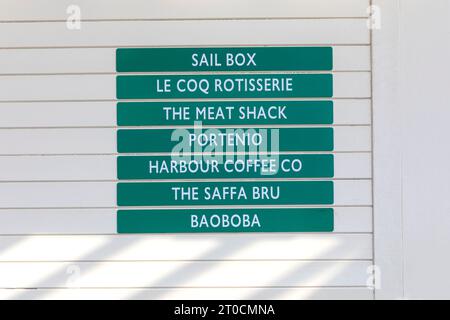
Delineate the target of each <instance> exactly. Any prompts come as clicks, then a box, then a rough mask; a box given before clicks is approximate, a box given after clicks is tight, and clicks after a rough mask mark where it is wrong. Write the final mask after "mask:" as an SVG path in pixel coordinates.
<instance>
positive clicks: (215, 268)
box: [0, 261, 372, 288]
mask: <svg viewBox="0 0 450 320" xmlns="http://www.w3.org/2000/svg"><path fill="white" fill-rule="evenodd" d="M371 264H372V262H371V261H320V262H319V261H202V262H178V261H177V262H176V261H152V262H136V261H133V262H76V263H61V262H2V263H0V288H67V287H69V288H70V287H76V288H161V287H185V288H186V287H191V288H192V287H209V288H211V287H212V288H214V287H227V288H232V287H234V288H236V287H311V286H314V287H317V286H365V285H366V282H367V278H368V276H369V274H368V268H369V266H370V265H371Z"/></svg>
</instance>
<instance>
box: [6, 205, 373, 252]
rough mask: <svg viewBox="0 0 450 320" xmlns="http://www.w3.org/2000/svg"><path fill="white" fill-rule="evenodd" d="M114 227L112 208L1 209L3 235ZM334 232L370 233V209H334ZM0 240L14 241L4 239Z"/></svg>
mask: <svg viewBox="0 0 450 320" xmlns="http://www.w3.org/2000/svg"><path fill="white" fill-rule="evenodd" d="M116 230H117V229H116V210H115V209H3V210H0V234H4V235H42V234H44V235H50V234H52V235H58V234H74V235H80V234H115V233H116ZM334 232H339V233H345V232H362V233H370V232H372V208H369V207H338V208H335V209H334ZM201 236H206V237H208V235H201ZM30 240H31V239H30ZM2 243H5V244H6V243H8V244H15V243H16V241H15V240H11V238H5V239H4V241H2Z"/></svg>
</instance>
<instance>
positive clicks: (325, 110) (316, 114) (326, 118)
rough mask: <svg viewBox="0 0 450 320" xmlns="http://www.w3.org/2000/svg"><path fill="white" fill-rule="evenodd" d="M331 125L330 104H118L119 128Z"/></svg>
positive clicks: (280, 102) (313, 102)
mask: <svg viewBox="0 0 450 320" xmlns="http://www.w3.org/2000/svg"><path fill="white" fill-rule="evenodd" d="M194 122H201V123H202V125H215V126H224V125H240V126H242V125H297V124H299V125H301V124H332V123H333V102H332V101H220V102H211V101H201V102H119V103H117V124H118V125H119V126H192V125H193V124H194Z"/></svg>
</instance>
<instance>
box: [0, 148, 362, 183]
mask: <svg viewBox="0 0 450 320" xmlns="http://www.w3.org/2000/svg"><path fill="white" fill-rule="evenodd" d="M370 162H371V157H370V154H368V153H339V154H336V155H335V156H334V163H335V165H334V171H335V176H334V177H335V178H337V179H342V178H345V179H348V178H370V177H371V165H370ZM0 168H2V170H1V171H0V181H68V180H74V181H76V180H86V181H89V180H90V181H99V180H116V179H117V157H116V156H112V155H106V156H91V155H82V156H45V157H42V156H0ZM179 178H180V177H177V179H179Z"/></svg>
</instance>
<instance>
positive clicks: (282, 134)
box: [117, 128, 334, 153]
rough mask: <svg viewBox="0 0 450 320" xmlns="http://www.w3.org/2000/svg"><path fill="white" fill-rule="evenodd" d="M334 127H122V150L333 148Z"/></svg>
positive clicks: (119, 131) (119, 138)
mask: <svg viewBox="0 0 450 320" xmlns="http://www.w3.org/2000/svg"><path fill="white" fill-rule="evenodd" d="M333 146H334V138H333V128H280V129H275V128H270V129H248V128H241V129H230V128H229V129H225V128H220V129H219V128H217V129H202V130H198V129H178V130H174V129H121V130H118V131H117V148H118V152H119V153H172V152H173V151H174V152H176V151H178V152H180V151H182V152H185V153H189V152H205V151H210V152H213V151H215V152H236V151H238V152H252V151H258V152H264V151H269V152H270V151H272V152H278V151H280V152H296V151H332V150H333Z"/></svg>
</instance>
